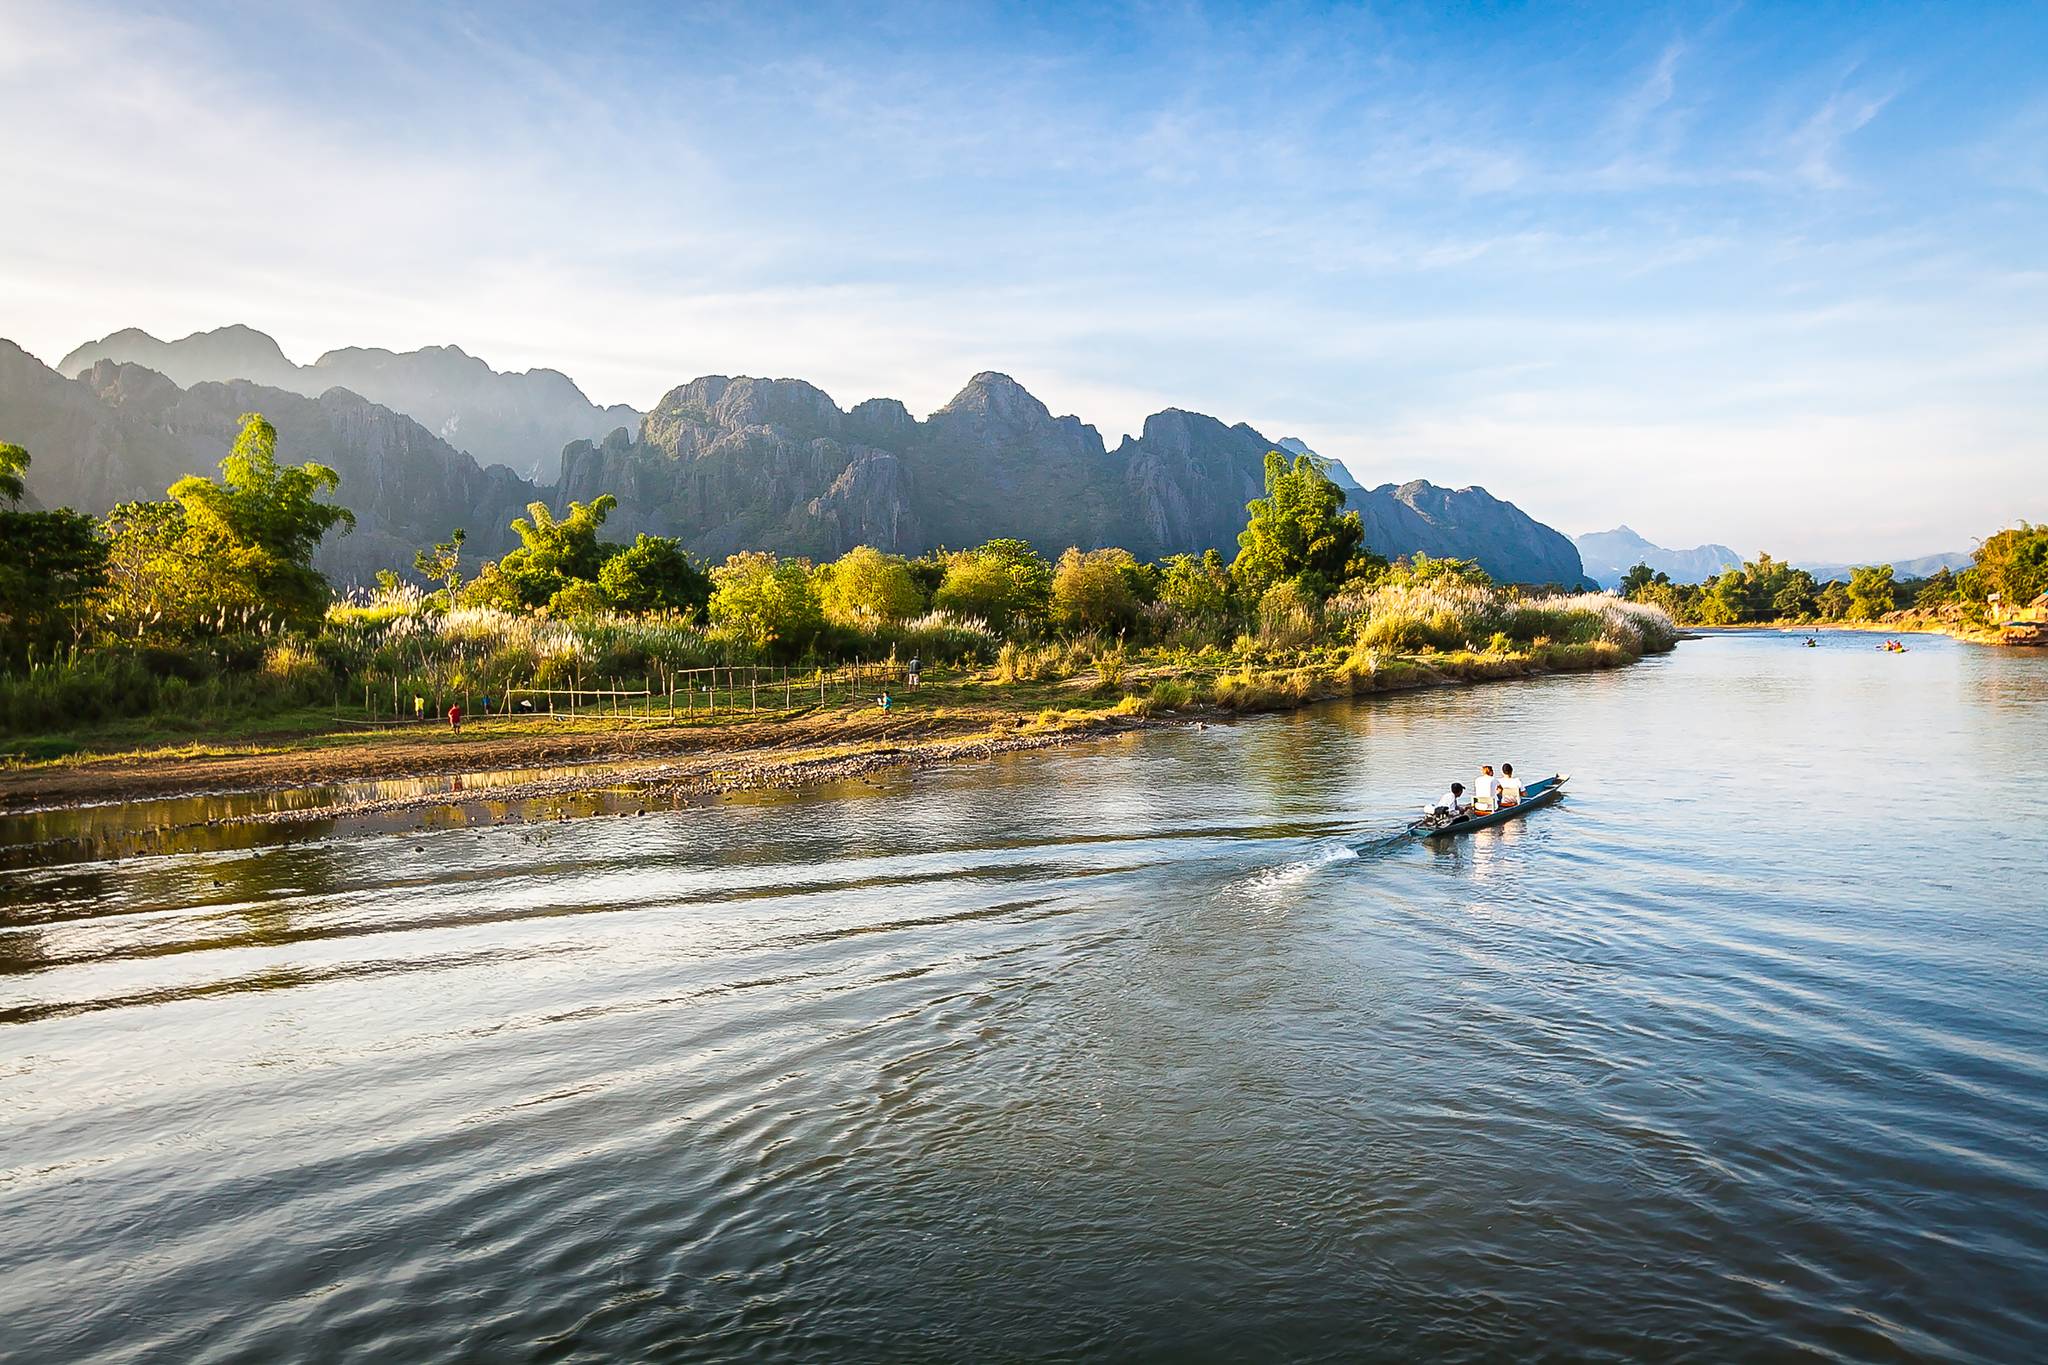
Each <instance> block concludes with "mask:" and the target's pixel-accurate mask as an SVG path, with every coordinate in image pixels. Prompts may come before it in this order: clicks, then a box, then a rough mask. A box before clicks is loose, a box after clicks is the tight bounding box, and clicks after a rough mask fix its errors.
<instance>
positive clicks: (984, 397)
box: [932, 370, 1052, 422]
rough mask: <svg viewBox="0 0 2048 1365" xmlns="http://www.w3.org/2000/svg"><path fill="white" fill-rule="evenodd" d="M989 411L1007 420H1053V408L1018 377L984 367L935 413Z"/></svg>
mask: <svg viewBox="0 0 2048 1365" xmlns="http://www.w3.org/2000/svg"><path fill="white" fill-rule="evenodd" d="M966 414H976V415H985V416H988V417H991V418H996V419H1000V420H1005V421H1016V420H1019V419H1024V420H1029V421H1042V422H1050V421H1051V420H1052V410H1051V409H1050V408H1048V407H1046V405H1045V404H1043V403H1041V402H1039V401H1038V399H1037V398H1036V397H1035V396H1034V395H1033V394H1032V393H1031V391H1030V390H1029V389H1027V388H1025V387H1024V386H1023V385H1022V384H1019V383H1018V382H1017V381H1016V380H1014V379H1012V378H1010V376H1008V375H1006V374H1002V373H1000V372H998V371H996V370H983V371H982V372H981V373H980V374H977V375H975V376H974V378H972V379H970V380H968V381H967V383H966V385H965V386H964V387H962V388H961V390H960V392H958V393H956V394H954V395H953V397H952V400H951V401H949V402H948V403H947V404H946V405H945V406H944V407H942V408H940V409H939V410H938V412H936V413H934V414H932V415H933V416H935V417H936V416H940V415H948V416H954V415H966Z"/></svg>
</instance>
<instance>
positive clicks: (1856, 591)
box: [1621, 522, 2048, 627]
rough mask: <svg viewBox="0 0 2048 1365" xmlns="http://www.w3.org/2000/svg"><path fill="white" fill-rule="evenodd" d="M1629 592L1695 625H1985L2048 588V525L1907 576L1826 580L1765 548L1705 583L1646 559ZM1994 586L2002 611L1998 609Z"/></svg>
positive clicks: (1871, 572) (1632, 575) (1857, 573)
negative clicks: (1924, 574) (1954, 565)
mask: <svg viewBox="0 0 2048 1365" xmlns="http://www.w3.org/2000/svg"><path fill="white" fill-rule="evenodd" d="M1621 591H1622V594H1623V595H1624V596H1625V597H1627V598H1628V599H1629V600H1630V601H1632V602H1645V603H1649V604H1651V605H1653V606H1656V607H1659V608H1661V609H1662V610H1664V611H1665V612H1667V613H1668V614H1669V615H1670V616H1671V618H1672V619H1673V620H1676V621H1682V622H1685V623H1687V624H1698V625H1711V626H1727V625H1742V624H1746V623H1750V622H1758V621H1794V622H1808V621H1811V622H1829V621H1876V620H1880V619H1883V618H1886V617H1890V616H1892V615H1893V614H1894V613H1896V612H1898V611H1900V610H1902V609H1903V610H1909V611H1911V612H1914V613H1919V614H1931V615H1934V616H1936V617H1938V618H1940V619H1942V620H1944V621H1947V622H1949V623H1952V624H1960V625H1966V626H1972V627H1975V626H1982V625H1985V624H1989V623H1991V622H1992V620H1993V618H1994V617H1997V616H2003V615H2005V614H2008V613H2010V612H2011V611H2012V610H2014V609H2016V608H2019V607H2023V606H2025V605H2026V604H2027V603H2028V602H2030V601H2032V600H2033V599H2034V598H2035V597H2037V596H2039V595H2040V594H2041V593H2042V592H2044V591H2048V526H2033V525H2030V524H2028V523H2026V522H2021V523H2020V524H2019V525H2018V526H2013V527H2008V528H2006V529H2005V530H2003V531H2000V532H1998V533H1997V534H1995V535H1992V536H1989V537H1987V538H1986V539H1985V541H1984V542H1983V544H1982V545H1980V546H1979V547H1978V548H1977V551H1976V554H1975V556H1974V562H1973V563H1972V564H1971V565H1970V567H1969V568H1967V569H1964V570H1962V571H1960V572H1956V573H1951V572H1950V571H1949V570H1947V569H1942V570H1940V571H1938V572H1937V573H1935V574H1934V575H1932V576H1931V577H1928V578H1924V579H1916V580H1906V579H1899V578H1897V577H1896V576H1895V574H1894V573H1893V570H1892V568H1891V566H1890V565H1888V564H1879V565H1861V566H1858V567H1857V568H1855V569H1852V570H1851V571H1850V574H1849V578H1848V580H1847V581H1846V582H1843V581H1835V582H1828V583H1819V582H1816V581H1815V580H1814V577H1813V575H1812V574H1810V573H1807V572H1806V571H1805V570H1804V569H1795V568H1793V567H1792V566H1791V565H1789V564H1786V563H1785V562H1783V561H1782V560H1777V559H1773V558H1772V557H1771V556H1770V555H1768V554H1762V555H1758V556H1757V557H1756V559H1754V560H1751V561H1749V562H1746V563H1744V564H1743V566H1742V567H1741V568H1739V569H1729V570H1727V571H1726V572H1724V573H1722V574H1721V575H1720V576H1719V577H1717V578H1715V579H1713V580H1712V581H1711V582H1708V583H1704V584H1699V585H1692V584H1685V583H1673V582H1672V581H1671V579H1670V577H1669V576H1668V575H1666V574H1661V573H1653V572H1651V570H1650V569H1649V567H1648V566H1647V565H1642V564H1638V565H1636V567H1635V568H1633V569H1631V570H1629V572H1628V573H1627V574H1626V575H1625V576H1624V577H1623V579H1622V583H1621ZM1992 593H1997V594H1998V606H1999V611H1998V612H1993V611H1992V610H1991V601H1990V595H1991V594H1992Z"/></svg>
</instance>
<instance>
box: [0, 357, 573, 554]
mask: <svg viewBox="0 0 2048 1365" xmlns="http://www.w3.org/2000/svg"><path fill="white" fill-rule="evenodd" d="M245 412H261V413H262V414H263V415H264V416H266V417H268V418H269V419H270V421H271V422H272V424H274V425H275V426H276V427H277V430H278V447H279V451H280V453H281V454H282V455H283V457H284V458H286V459H289V460H292V461H303V460H319V461H321V462H322V463H325V464H330V465H332V466H334V468H335V470H336V471H337V472H338V473H339V474H340V475H341V490H340V494H339V496H338V499H337V500H338V501H339V502H341V503H342V504H343V505H345V506H347V507H348V508H350V509H351V510H353V511H354V512H355V513H356V516H357V518H358V524H357V528H356V530H355V532H354V533H353V534H350V535H346V536H330V537H329V538H328V539H327V540H326V541H325V542H324V543H323V544H322V545H321V547H320V553H319V556H318V562H319V564H320V567H321V568H322V570H323V571H325V572H326V573H328V574H329V575H331V576H332V577H334V578H336V579H337V580H338V581H341V582H343V583H348V582H358V583H360V582H368V581H369V580H370V578H371V577H372V576H373V575H374V574H375V573H376V571H377V570H379V569H387V568H406V567H409V566H410V565H411V563H412V555H413V551H414V550H415V549H418V548H420V547H422V546H426V545H430V544H432V543H433V542H434V541H435V540H438V539H443V538H445V537H446V536H447V534H448V531H449V529H450V528H452V527H455V526H462V527H466V528H468V529H469V530H470V533H471V543H472V544H473V545H474V546H475V548H476V550H477V551H478V552H480V553H486V554H492V553H497V552H499V551H502V550H505V549H509V548H510V547H511V545H512V544H513V543H514V541H513V537H512V534H511V531H510V529H509V526H510V521H511V518H513V517H515V516H517V515H519V513H520V510H521V509H522V508H524V507H525V506H526V504H527V503H528V502H530V501H532V500H533V499H534V497H535V496H536V495H537V492H538V490H536V489H535V487H534V486H533V485H532V484H531V483H529V482H527V481H526V480H524V479H521V478H519V477H518V476H517V475H515V474H513V473H512V471H511V470H509V469H506V468H504V467H503V466H502V465H494V466H492V467H491V468H489V469H485V468H483V467H482V466H480V465H478V464H477V462H476V460H475V459H474V458H472V457H471V456H470V455H468V454H466V453H465V452H463V451H460V450H457V449H455V448H454V447H453V446H450V445H449V444H448V443H447V442H445V441H443V440H441V439H440V438H439V437H437V436H435V435H434V434H433V433H432V432H430V431H428V430H427V429H426V428H425V427H423V426H421V425H420V424H419V423H418V422H415V421H413V420H412V419H411V418H409V417H406V416H403V415H402V414H399V413H395V412H392V411H391V410H390V409H389V408H386V407H383V406H382V405H380V404H377V403H372V402H371V401H369V400H368V399H366V398H363V397H361V396H360V395H358V394H355V393H351V392H349V391H348V390H346V389H339V388H337V389H330V390H329V391H328V392H326V393H325V394H322V395H321V396H320V397H318V398H308V397H306V396H305V395H303V394H299V393H292V392H289V391H287V390H284V389H279V388H274V387H271V386H268V385H262V384H255V383H251V382H249V381H247V380H236V381H235V382H233V383H229V384H212V383H206V384H194V385H192V386H191V387H190V388H189V389H183V388H180V387H179V386H178V385H177V384H175V383H173V382H172V381H171V380H170V379H169V378H167V377H166V376H164V375H162V374H159V373H157V372H156V371H155V370H150V369H145V368H143V367H142V366H140V365H123V364H119V363H116V362H115V361H112V360H101V361H98V362H96V363H95V364H93V366H92V367H91V368H89V369H88V370H87V371H86V372H85V374H84V375H83V377H81V378H78V379H67V378H65V377H64V376H63V375H60V374H58V373H57V372H56V371H55V370H53V369H51V368H50V367H49V366H47V365H44V364H43V363H42V362H41V361H39V360H37V359H36V358H35V357H34V356H32V355H29V354H28V353H27V352H26V351H23V350H22V349H21V348H20V347H19V346H16V345H15V344H14V343H13V342H11V341H5V340H0V431H5V432H6V433H7V435H6V436H5V437H4V438H0V439H6V440H10V441H15V442H18V443H20V444H21V445H23V446H26V447H27V448H28V450H29V453H30V455H31V456H32V457H33V458H34V461H35V463H34V464H33V466H31V468H30V470H29V476H28V477H29V487H30V491H31V492H32V493H33V494H34V496H35V497H36V499H37V500H38V501H39V502H41V503H42V504H43V505H45V506H50V507H55V506H71V507H76V508H78V509H79V510H81V511H86V512H94V513H101V512H105V511H107V510H108V509H109V508H110V507H112V506H113V505H114V504H115V503H118V502H126V501H131V500H144V499H155V498H161V497H163V496H164V490H165V489H166V488H168V487H169V486H170V485H171V484H172V483H174V482H175V481H177V480H178V479H180V478H183V477H184V476H185V475H187V474H195V473H197V474H212V473H214V472H216V470H217V469H218V468H219V465H220V459H221V456H223V455H224V454H226V453H227V450H228V447H229V446H230V445H231V444H232V443H233V442H234V438H235V431H236V428H237V425H238V418H239V417H240V415H241V414H242V413H245Z"/></svg>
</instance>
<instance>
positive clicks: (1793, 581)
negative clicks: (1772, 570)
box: [1769, 568, 1820, 621]
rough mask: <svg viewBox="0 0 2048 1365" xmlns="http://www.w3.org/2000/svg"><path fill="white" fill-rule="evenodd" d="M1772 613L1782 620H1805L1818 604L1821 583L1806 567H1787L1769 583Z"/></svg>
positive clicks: (1811, 614)
mask: <svg viewBox="0 0 2048 1365" xmlns="http://www.w3.org/2000/svg"><path fill="white" fill-rule="evenodd" d="M1769 586H1770V587H1771V588H1772V592H1771V615H1772V616H1773V617H1775V618H1776V619H1778V620H1780V621H1805V620H1808V619H1810V618H1811V617H1812V616H1813V613H1814V610H1815V608H1816V606H1817V605H1818V592H1819V587H1820V585H1819V584H1817V583H1815V582H1814V581H1813V575H1812V574H1810V573H1808V572H1807V571H1806V570H1804V569H1792V568H1785V569H1783V571H1782V572H1781V573H1779V574H1778V575H1777V577H1776V578H1775V579H1773V580H1772V582H1771V584H1770V585H1769Z"/></svg>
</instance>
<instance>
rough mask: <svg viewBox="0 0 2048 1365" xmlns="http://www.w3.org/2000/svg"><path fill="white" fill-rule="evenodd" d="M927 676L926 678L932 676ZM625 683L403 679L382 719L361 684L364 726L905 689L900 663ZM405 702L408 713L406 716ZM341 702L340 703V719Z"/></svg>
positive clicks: (664, 717)
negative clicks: (458, 715) (476, 683)
mask: <svg viewBox="0 0 2048 1365" xmlns="http://www.w3.org/2000/svg"><path fill="white" fill-rule="evenodd" d="M925 672H926V673H927V674H929V673H930V672H931V670H930V669H926V670H925ZM631 681H632V680H630V679H619V678H607V679H598V680H594V681H592V682H591V683H588V684H586V683H583V682H580V681H578V682H572V683H570V685H568V686H567V687H559V686H555V687H543V686H540V685H539V684H538V683H536V682H529V683H527V684H526V685H524V686H515V687H509V688H507V689H505V690H504V691H503V692H502V693H500V692H497V691H492V692H489V693H483V692H480V691H479V690H478V689H476V688H475V687H473V686H472V687H469V688H465V689H464V690H463V692H462V693H461V694H460V695H459V696H451V695H449V694H448V693H446V692H445V691H442V692H436V694H435V695H432V696H429V695H426V694H425V692H423V691H420V690H417V689H416V688H414V687H408V686H406V685H405V684H404V683H403V682H402V681H401V680H400V679H398V678H392V679H391V703H390V706H391V711H390V715H389V717H388V718H387V717H385V716H383V715H382V710H381V707H380V706H379V705H378V704H377V702H378V697H377V693H378V692H380V691H381V690H382V689H381V687H380V686H379V685H378V684H376V683H367V682H366V683H365V684H364V685H363V712H364V715H365V717H366V718H367V719H365V720H364V721H362V722H360V723H362V724H368V725H379V726H382V725H413V724H433V723H440V722H443V721H445V720H446V718H447V714H448V707H449V706H450V705H454V704H460V705H461V707H462V713H463V715H464V716H465V717H468V718H477V717H481V716H486V715H490V716H502V715H521V716H555V717H559V718H564V719H573V718H579V717H581V718H588V717H593V716H595V717H602V718H608V719H609V718H616V719H618V720H620V721H631V720H660V721H664V722H666V721H671V720H687V719H692V718H695V717H698V716H705V717H711V716H721V715H733V714H738V713H747V714H760V713H763V712H768V713H787V712H790V711H795V710H798V709H801V708H806V707H824V706H859V705H863V704H865V703H868V702H871V701H874V700H875V699H876V698H878V697H880V696H881V695H882V694H883V693H884V692H887V691H889V690H890V689H891V688H895V689H898V690H901V689H902V688H903V687H905V686H906V685H907V683H908V677H907V669H906V666H905V665H904V664H901V663H897V662H894V661H888V662H882V663H866V662H855V663H851V664H842V665H840V666H839V667H837V668H832V669H819V668H790V667H784V666H777V665H772V664H720V665H718V666H716V667H707V668H679V669H674V670H667V671H665V672H664V673H663V675H662V676H661V677H660V678H658V679H657V678H656V677H655V676H654V675H653V674H651V673H650V674H645V675H643V676H642V677H641V678H640V679H639V682H640V686H639V687H632V686H630V685H629V684H630V682H631ZM408 700H410V703H411V713H410V714H407V709H406V708H407V702H408ZM338 712H339V703H338V700H337V714H338Z"/></svg>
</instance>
